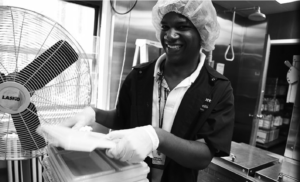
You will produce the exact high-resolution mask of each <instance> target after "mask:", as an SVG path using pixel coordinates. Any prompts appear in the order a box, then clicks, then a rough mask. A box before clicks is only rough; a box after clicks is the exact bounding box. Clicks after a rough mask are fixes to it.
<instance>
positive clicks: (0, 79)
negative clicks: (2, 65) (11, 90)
mask: <svg viewBox="0 0 300 182" xmlns="http://www.w3.org/2000/svg"><path fill="white" fill-rule="evenodd" d="M4 82H6V76H5V75H4V74H3V73H1V72H0V84H1V83H4Z"/></svg>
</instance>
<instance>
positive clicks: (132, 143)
mask: <svg viewBox="0 0 300 182" xmlns="http://www.w3.org/2000/svg"><path fill="white" fill-rule="evenodd" d="M108 138H109V139H110V140H113V141H115V142H116V146H115V147H113V148H111V149H109V150H106V154H107V155H108V156H109V157H111V158H115V159H119V160H121V161H126V162H129V163H138V162H141V161H143V160H144V159H145V158H146V157H147V155H149V154H150V153H151V152H152V151H154V150H156V149H157V147H158V144H159V139H158V136H157V134H156V132H155V130H154V128H153V127H152V126H151V125H148V126H142V127H137V128H133V129H127V130H118V131H112V132H110V133H109V134H108Z"/></svg>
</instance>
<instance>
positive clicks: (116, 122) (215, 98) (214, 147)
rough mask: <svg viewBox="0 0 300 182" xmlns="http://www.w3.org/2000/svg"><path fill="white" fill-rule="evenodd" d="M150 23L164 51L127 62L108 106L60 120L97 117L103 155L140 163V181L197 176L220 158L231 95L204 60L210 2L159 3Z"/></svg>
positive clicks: (210, 45)
mask: <svg viewBox="0 0 300 182" xmlns="http://www.w3.org/2000/svg"><path fill="white" fill-rule="evenodd" d="M152 13H153V17H152V18H153V24H154V27H155V29H156V35H157V37H158V38H159V40H160V42H161V44H162V46H163V49H164V50H165V54H163V55H162V56H160V57H159V58H158V59H157V60H155V61H152V62H149V63H145V64H142V65H139V66H136V67H134V69H133V70H132V71H131V73H130V74H129V75H128V76H127V77H126V79H125V81H124V83H123V85H122V87H121V90H120V94H119V99H118V104H117V107H116V109H115V110H112V111H104V110H100V109H97V108H91V107H87V108H85V109H84V110H83V111H82V112H81V113H80V114H78V115H77V116H76V117H74V118H72V119H70V120H68V121H66V122H65V123H64V125H66V126H69V127H73V128H74V129H78V128H80V127H82V126H85V125H90V124H92V123H94V122H97V123H99V124H101V125H104V126H106V127H108V128H111V129H114V130H115V131H112V132H110V133H109V134H108V138H109V139H110V140H113V141H115V142H116V147H113V148H111V149H109V150H107V152H106V153H107V155H108V156H110V157H112V158H116V159H119V160H121V161H128V162H131V163H134V162H140V161H143V160H145V161H146V162H147V164H148V165H149V167H150V168H151V171H150V174H149V175H148V178H149V179H150V180H151V181H153V182H158V181H170V182H171V181H172V182H174V181H180V182H183V181H184V182H188V181H191V182H192V181H197V174H198V170H199V169H204V168H206V167H207V166H208V164H209V163H210V161H211V160H212V158H213V157H214V156H223V155H228V153H229V152H230V144H231V137H232V131H233V123H234V99H233V94H232V87H231V85H230V82H229V81H228V79H227V78H225V77H224V76H222V75H221V74H219V73H218V72H216V71H215V70H214V69H212V68H211V67H209V66H208V65H207V63H205V54H203V53H202V49H204V50H206V51H211V50H213V49H214V42H215V40H216V38H217V37H218V34H219V25H218V22H217V17H216V11H215V9H214V7H213V5H212V3H211V1H208V0H204V1H200V0H197V1H195V0H180V1H179V0H170V1H164V0H162V1H161V0H159V1H158V2H157V4H156V5H155V6H154V8H153V11H152Z"/></svg>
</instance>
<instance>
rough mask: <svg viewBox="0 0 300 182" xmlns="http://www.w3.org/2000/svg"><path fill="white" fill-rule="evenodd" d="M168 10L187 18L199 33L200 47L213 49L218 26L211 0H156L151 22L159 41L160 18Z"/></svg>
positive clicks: (208, 49) (218, 31) (207, 49)
mask: <svg viewBox="0 0 300 182" xmlns="http://www.w3.org/2000/svg"><path fill="white" fill-rule="evenodd" d="M169 12H176V13H179V14H182V15H183V16H185V17H186V18H188V19H189V20H190V21H191V22H192V23H193V24H194V26H195V27H196V28H197V30H198V32H199V34H200V37H201V39H202V43H201V47H202V48H203V49H204V50H206V51H211V50H214V48H215V40H216V39H217V38H218V36H219V33H220V26H219V23H218V21H217V13H216V10H215V8H214V6H213V5H212V2H211V0H158V2H157V3H156V5H155V6H154V7H153V9H152V23H153V25H154V28H155V30H156V37H157V39H158V40H159V41H160V32H161V24H160V23H161V20H162V18H163V17H164V15H166V14H167V13H169Z"/></svg>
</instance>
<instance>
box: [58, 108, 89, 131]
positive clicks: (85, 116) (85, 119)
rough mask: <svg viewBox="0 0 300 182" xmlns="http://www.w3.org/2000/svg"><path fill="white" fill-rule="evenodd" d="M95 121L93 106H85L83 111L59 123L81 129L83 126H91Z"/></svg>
mask: <svg viewBox="0 0 300 182" xmlns="http://www.w3.org/2000/svg"><path fill="white" fill-rule="evenodd" d="M94 123H95V111H94V109H93V108H91V107H86V108H84V109H83V110H82V111H81V112H79V113H78V114H76V115H75V116H74V117H71V118H69V119H67V120H65V121H64V122H62V123H60V124H59V125H62V126H66V127H71V128H72V129H75V130H79V129H80V128H82V127H85V126H89V125H92V124H94Z"/></svg>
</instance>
